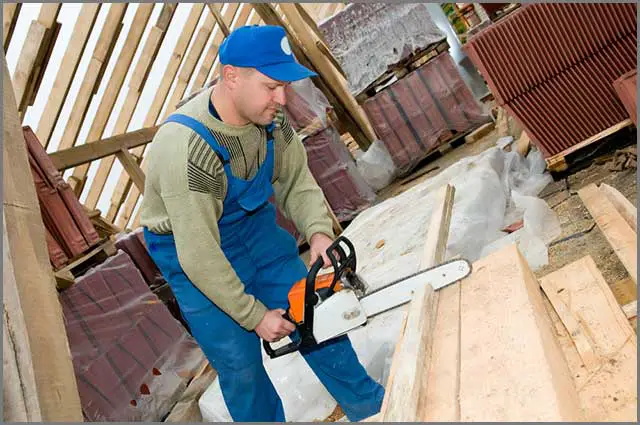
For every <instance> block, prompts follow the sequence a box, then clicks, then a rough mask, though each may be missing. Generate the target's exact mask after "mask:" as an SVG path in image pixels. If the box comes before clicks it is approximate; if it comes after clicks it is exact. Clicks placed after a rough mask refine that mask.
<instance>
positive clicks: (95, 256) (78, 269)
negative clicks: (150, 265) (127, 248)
mask: <svg viewBox="0 0 640 425" xmlns="http://www.w3.org/2000/svg"><path fill="white" fill-rule="evenodd" d="M117 251H118V250H117V249H116V246H115V244H114V243H113V241H111V240H110V239H107V240H104V241H103V242H101V243H100V244H98V245H96V246H94V247H93V248H91V249H90V250H89V251H88V252H87V253H85V254H83V255H81V256H79V257H76V258H73V259H71V261H70V262H69V263H68V264H67V265H66V266H65V267H63V268H61V269H59V270H56V271H54V273H53V274H54V277H55V278H56V284H57V288H58V290H63V289H66V288H68V287H70V286H71V285H73V284H74V283H75V280H76V277H78V276H81V275H82V274H83V273H84V272H86V271H87V270H89V269H90V268H91V267H95V266H97V265H99V264H101V263H103V262H104V261H105V260H106V259H107V258H109V257H111V256H112V255H115V254H116V252H117Z"/></svg>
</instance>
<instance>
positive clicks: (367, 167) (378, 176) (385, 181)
mask: <svg viewBox="0 0 640 425" xmlns="http://www.w3.org/2000/svg"><path fill="white" fill-rule="evenodd" d="M356 166H357V167H358V171H360V174H362V177H364V180H365V181H366V182H367V184H368V185H369V186H371V187H372V188H373V189H374V190H376V191H378V190H380V189H383V188H385V187H387V186H388V185H389V184H390V183H391V182H392V181H393V179H394V178H395V177H396V174H397V172H398V170H397V168H396V166H395V164H394V163H393V160H392V159H391V155H389V151H388V150H387V148H386V147H385V145H384V143H383V142H382V140H375V141H374V142H373V143H372V144H371V146H369V149H367V151H366V152H364V153H362V154H360V155H359V156H358V157H357V158H356Z"/></svg>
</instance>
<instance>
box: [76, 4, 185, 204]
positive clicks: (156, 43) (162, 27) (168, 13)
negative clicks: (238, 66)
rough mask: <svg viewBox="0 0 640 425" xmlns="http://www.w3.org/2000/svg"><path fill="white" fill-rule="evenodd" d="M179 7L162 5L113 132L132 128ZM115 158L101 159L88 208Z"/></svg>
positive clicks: (98, 195)
mask: <svg viewBox="0 0 640 425" xmlns="http://www.w3.org/2000/svg"><path fill="white" fill-rule="evenodd" d="M176 6H177V5H176V4H171V3H167V4H165V5H164V6H163V7H162V11H161V13H160V16H158V20H157V21H156V24H155V25H154V26H153V27H151V30H150V31H149V35H148V36H147V39H146V40H145V43H144V46H143V47H142V52H141V54H140V58H139V59H138V62H137V63H136V65H135V68H134V69H133V74H132V75H131V79H130V80H129V89H128V91H127V97H126V99H125V101H124V104H123V106H122V109H121V110H120V113H119V115H118V119H117V121H116V125H115V128H114V130H113V134H116V135H117V134H123V133H125V132H126V131H127V128H128V127H129V124H130V122H131V118H132V117H133V113H134V111H135V108H136V106H137V105H138V101H139V100H140V96H141V95H142V90H143V89H144V84H145V82H146V80H147V77H148V75H149V72H150V71H151V68H152V66H153V64H154V63H155V59H156V57H157V55H158V50H159V49H160V46H161V45H162V41H163V40H164V37H165V35H166V33H167V29H168V28H169V24H170V23H171V19H172V18H173V15H174V13H175V10H176ZM114 161H115V158H114V157H113V156H110V157H107V158H105V159H103V160H102V161H100V166H99V167H98V171H97V172H96V175H95V176H94V178H93V181H92V183H91V187H90V189H89V194H88V195H87V199H86V201H85V206H86V207H87V208H89V209H95V208H96V205H97V204H98V201H99V199H100V196H101V195H102V191H103V190H104V186H105V184H106V182H107V179H108V178H109V173H110V172H111V168H112V167H113V163H114Z"/></svg>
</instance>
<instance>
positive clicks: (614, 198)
mask: <svg viewBox="0 0 640 425" xmlns="http://www.w3.org/2000/svg"><path fill="white" fill-rule="evenodd" d="M600 191H601V192H602V193H604V196H606V197H607V199H608V200H609V202H611V203H612V204H613V206H614V207H615V209H616V210H618V212H619V213H620V215H621V216H622V218H624V221H626V222H627V224H628V225H629V226H630V227H631V228H632V229H633V231H634V232H636V233H638V230H637V224H638V210H637V209H636V206H635V205H633V204H632V203H631V201H629V200H628V199H627V198H626V197H625V196H624V195H623V194H622V193H620V192H619V191H618V190H617V189H615V188H613V187H611V186H609V185H608V184H606V183H602V184H600Z"/></svg>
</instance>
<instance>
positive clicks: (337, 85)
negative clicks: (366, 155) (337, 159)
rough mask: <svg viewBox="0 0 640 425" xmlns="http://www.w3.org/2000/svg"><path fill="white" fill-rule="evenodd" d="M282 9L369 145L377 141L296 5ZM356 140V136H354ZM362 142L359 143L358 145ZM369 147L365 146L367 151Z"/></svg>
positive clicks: (344, 83) (316, 65)
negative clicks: (319, 47) (320, 49)
mask: <svg viewBox="0 0 640 425" xmlns="http://www.w3.org/2000/svg"><path fill="white" fill-rule="evenodd" d="M280 7H281V9H282V11H283V12H284V14H285V16H286V19H287V22H288V23H289V24H290V25H291V28H292V30H293V32H294V33H295V36H296V37H297V38H298V39H299V40H300V43H301V44H302V46H303V47H304V49H305V51H306V53H307V55H308V57H309V59H310V61H311V62H312V63H313V65H314V66H315V68H316V70H317V71H318V73H319V74H320V75H321V76H322V78H323V79H324V80H325V81H326V82H327V84H328V85H329V88H330V90H331V91H333V93H334V94H335V96H336V98H337V99H338V100H339V101H340V102H341V103H342V104H343V105H344V107H345V109H346V110H347V111H348V112H349V114H350V115H351V116H352V117H353V119H354V120H355V122H356V124H357V125H358V126H359V128H360V130H361V131H362V132H363V134H364V135H365V137H366V138H367V141H368V143H369V144H370V143H372V142H373V140H375V139H376V135H375V132H374V131H373V127H372V126H371V123H370V122H369V119H368V118H367V116H366V114H365V113H364V111H363V109H362V107H361V106H360V105H359V104H358V102H357V101H356V100H355V98H354V97H353V95H352V94H351V92H350V91H349V89H348V88H347V85H346V81H345V79H344V77H342V75H340V73H339V72H338V70H336V69H335V67H334V66H333V65H332V64H331V61H329V59H327V57H326V56H325V55H323V54H322V53H321V52H320V51H319V50H318V47H317V46H316V39H315V38H314V37H313V34H312V33H311V32H310V31H309V29H308V28H307V26H306V25H305V23H304V21H303V20H302V18H301V17H300V14H299V13H298V11H297V10H296V7H295V5H293V4H291V3H281V4H280ZM354 138H355V135H354ZM356 141H358V139H356ZM360 143H361V142H360V141H358V144H360ZM367 147H368V146H364V149H366V148H367Z"/></svg>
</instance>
